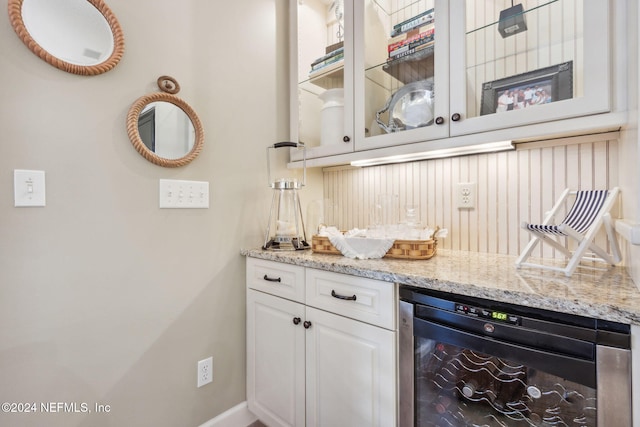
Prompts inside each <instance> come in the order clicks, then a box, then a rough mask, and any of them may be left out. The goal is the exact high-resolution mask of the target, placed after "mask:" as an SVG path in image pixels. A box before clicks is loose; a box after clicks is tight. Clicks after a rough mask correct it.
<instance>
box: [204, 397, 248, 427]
mask: <svg viewBox="0 0 640 427" xmlns="http://www.w3.org/2000/svg"><path fill="white" fill-rule="evenodd" d="M257 420H258V418H256V416H255V415H253V414H252V413H251V412H250V411H249V409H248V408H247V402H242V403H239V404H238V405H236V406H234V407H233V408H231V409H229V410H227V411H225V412H223V413H222V414H220V415H218V416H217V417H215V418H212V419H210V420H209V421H207V422H205V423H204V424H201V425H200V426H199V427H247V426H248V425H251V424H252V423H254V422H255V421H257Z"/></svg>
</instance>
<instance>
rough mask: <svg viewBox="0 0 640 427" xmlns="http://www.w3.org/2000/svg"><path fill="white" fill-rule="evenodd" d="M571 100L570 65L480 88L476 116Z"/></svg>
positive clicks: (571, 80)
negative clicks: (478, 107) (480, 95)
mask: <svg viewBox="0 0 640 427" xmlns="http://www.w3.org/2000/svg"><path fill="white" fill-rule="evenodd" d="M570 98H573V61H569V62H564V63H562V64H558V65H552V66H550V67H545V68H540V69H538V70H535V71H530V72H528V73H523V74H518V75H516V76H510V77H506V78H504V79H500V80H494V81H492V82H486V83H483V84H482V99H481V102H480V115H481V116H484V115H485V114H493V113H502V112H505V111H511V110H519V109H523V108H531V107H535V106H537V105H541V104H548V103H550V102H556V101H561V100H563V99H570Z"/></svg>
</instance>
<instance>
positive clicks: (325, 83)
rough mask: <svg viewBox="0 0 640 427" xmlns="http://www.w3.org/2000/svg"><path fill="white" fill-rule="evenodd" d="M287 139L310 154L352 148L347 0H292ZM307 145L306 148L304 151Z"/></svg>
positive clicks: (351, 88)
mask: <svg viewBox="0 0 640 427" xmlns="http://www.w3.org/2000/svg"><path fill="white" fill-rule="evenodd" d="M290 7H291V9H290V16H291V19H292V21H293V24H292V29H293V30H292V31H293V34H292V37H291V48H292V49H293V52H292V53H293V55H292V56H293V58H294V59H293V60H292V69H291V74H292V76H296V79H297V80H296V81H297V87H296V89H295V90H293V91H292V98H291V109H292V111H291V117H292V122H291V138H292V139H293V140H294V141H300V142H303V143H305V145H306V147H307V149H308V151H307V152H308V153H310V157H320V156H327V155H332V154H338V153H343V152H350V151H352V150H353V135H352V133H353V130H352V129H353V107H352V105H353V102H352V99H353V96H352V93H353V83H352V81H353V77H352V76H353V72H352V63H353V61H352V59H351V57H352V52H353V44H352V41H351V40H352V38H353V37H352V34H353V26H352V24H351V22H352V15H353V14H352V10H353V9H352V5H351V2H350V1H349V0H347V2H345V1H344V0H335V1H330V0H291V2H290ZM309 149H310V150H311V151H309Z"/></svg>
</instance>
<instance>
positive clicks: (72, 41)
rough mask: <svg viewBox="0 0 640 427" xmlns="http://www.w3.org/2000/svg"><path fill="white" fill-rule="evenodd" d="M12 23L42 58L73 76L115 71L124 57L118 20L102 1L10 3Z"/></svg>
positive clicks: (17, 0)
mask: <svg viewBox="0 0 640 427" xmlns="http://www.w3.org/2000/svg"><path fill="white" fill-rule="evenodd" d="M8 1H9V2H8V9H9V20H10V22H11V26H12V27H13V29H14V31H15V32H16V34H17V35H18V37H19V38H20V39H21V40H22V42H23V43H24V44H25V45H26V46H27V47H28V48H29V49H30V50H31V51H32V52H33V53H34V54H36V55H37V56H38V57H39V58H41V59H42V60H44V61H46V62H47V63H49V64H50V65H53V66H54V67H56V68H58V69H60V70H62V71H66V72H69V73H73V74H79V75H84V76H92V75H96V74H102V73H105V72H107V71H109V70H111V69H112V68H113V67H115V66H116V65H117V64H118V62H120V59H121V58H122V55H123V54H124V35H123V33H122V28H121V27H120V23H119V22H118V19H117V18H116V16H115V15H114V14H113V12H112V11H111V9H109V7H108V6H107V5H106V4H105V3H104V1H102V0H8Z"/></svg>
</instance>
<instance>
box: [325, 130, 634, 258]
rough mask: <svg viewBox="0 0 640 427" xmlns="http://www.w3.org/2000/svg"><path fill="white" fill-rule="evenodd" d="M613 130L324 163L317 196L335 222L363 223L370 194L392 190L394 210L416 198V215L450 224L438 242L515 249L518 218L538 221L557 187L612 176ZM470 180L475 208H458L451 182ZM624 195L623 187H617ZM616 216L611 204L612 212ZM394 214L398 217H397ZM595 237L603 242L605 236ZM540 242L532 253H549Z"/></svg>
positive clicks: (608, 180)
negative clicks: (504, 146)
mask: <svg viewBox="0 0 640 427" xmlns="http://www.w3.org/2000/svg"><path fill="white" fill-rule="evenodd" d="M617 151H618V141H617V133H611V134H606V135H604V136H603V135H591V136H583V137H573V138H566V139H563V140H560V141H558V140H556V141H554V142H553V144H550V143H545V142H540V143H539V142H535V143H527V144H519V145H518V149H517V150H515V151H511V152H503V153H491V154H482V155H475V156H465V157H456V158H449V159H437V160H425V161H421V162H412V163H404V164H396V165H386V166H374V167H369V168H361V169H357V168H349V167H345V168H339V167H338V168H328V169H325V170H324V173H323V177H324V197H325V198H326V199H330V200H331V201H332V202H333V203H336V204H337V205H338V212H339V215H338V218H337V219H336V224H334V225H336V226H338V227H340V228H342V229H345V230H347V229H352V228H356V227H357V228H366V227H367V226H368V225H369V224H370V219H371V215H370V212H371V208H372V206H373V204H374V202H375V198H376V195H379V194H395V195H397V196H398V207H399V210H400V212H402V209H403V207H404V206H405V205H407V204H417V205H419V206H420V212H421V216H422V221H423V223H424V224H427V225H429V226H436V225H437V226H440V227H444V228H447V229H449V236H448V237H447V238H446V239H444V240H443V241H442V242H441V243H440V245H441V247H443V248H447V249H455V250H466V251H474V252H487V253H500V254H510V255H518V254H519V253H520V251H521V250H522V248H523V247H524V246H525V245H526V243H527V242H528V241H529V235H528V233H526V232H524V231H522V230H521V229H520V224H521V223H522V222H523V221H533V222H537V221H541V220H542V219H543V217H544V214H545V212H546V211H548V210H550V209H551V207H552V206H553V204H554V203H555V201H556V199H557V198H558V197H559V195H560V193H561V192H562V190H564V189H565V188H567V187H570V188H577V189H601V188H611V187H614V186H616V185H617V184H618V182H617V172H616V171H617V158H618V154H617ZM459 182H475V183H477V194H476V208H475V209H471V210H464V209H458V208H457V206H456V194H455V190H456V184H457V183H459ZM623 197H624V195H623ZM612 214H613V216H614V217H616V216H617V210H614V212H613V213H612ZM401 216H402V215H401V214H400V218H401ZM600 239H601V240H600V243H601V244H603V245H604V244H606V239H605V238H604V236H600ZM546 246H547V245H543V246H540V248H541V249H537V252H536V253H535V254H534V255H535V256H545V257H555V256H556V253H555V251H553V250H551V249H549V248H547V247H546Z"/></svg>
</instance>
